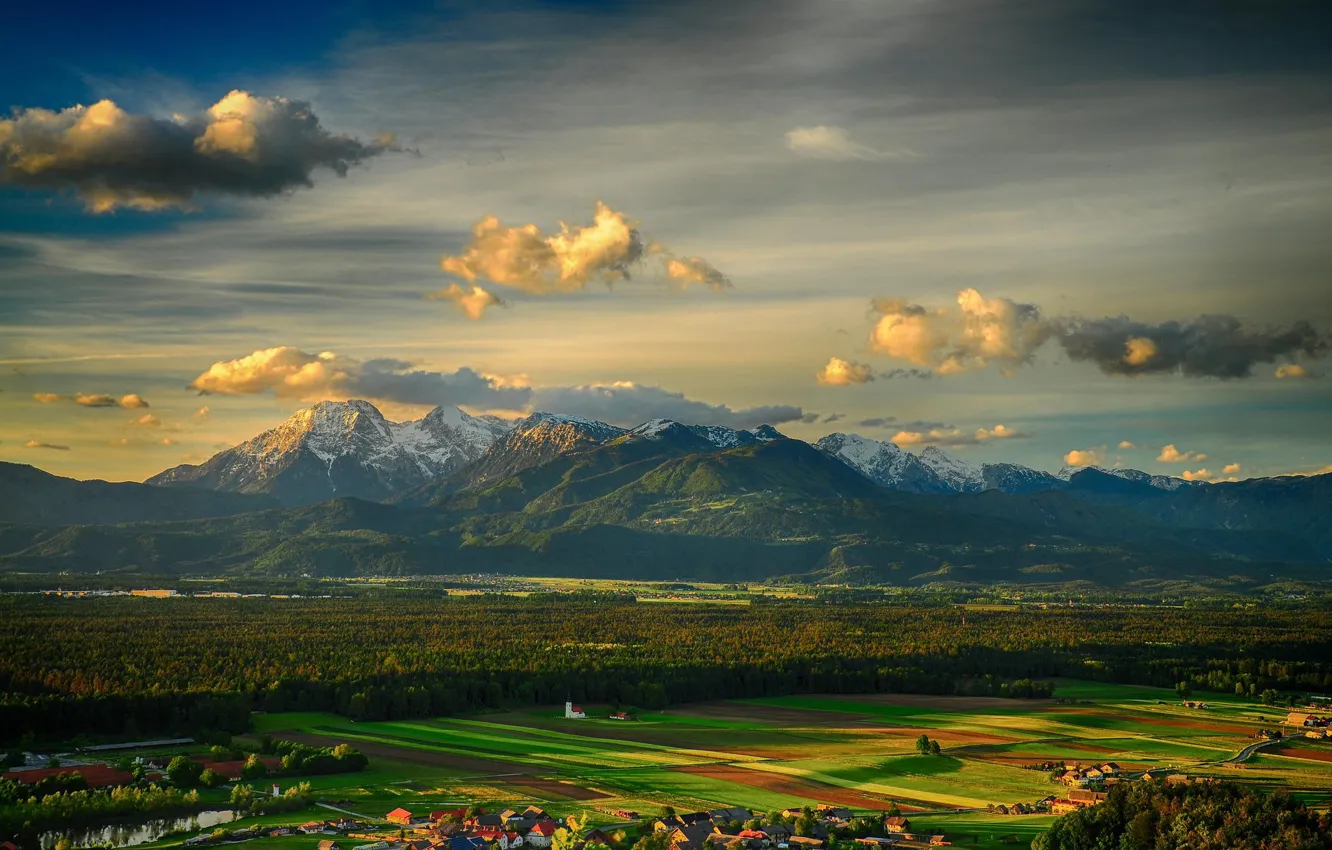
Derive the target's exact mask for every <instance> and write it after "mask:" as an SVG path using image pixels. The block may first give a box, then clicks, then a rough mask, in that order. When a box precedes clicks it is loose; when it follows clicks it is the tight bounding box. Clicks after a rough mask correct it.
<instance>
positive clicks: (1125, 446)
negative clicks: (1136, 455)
mask: <svg viewBox="0 0 1332 850" xmlns="http://www.w3.org/2000/svg"><path fill="white" fill-rule="evenodd" d="M1119 448H1120V449H1122V450H1124V451H1127V450H1129V449H1136V448H1137V446H1135V445H1133V444H1132V443H1130V442H1129V441H1128V440H1120V441H1119Z"/></svg>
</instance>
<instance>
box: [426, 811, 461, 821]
mask: <svg viewBox="0 0 1332 850" xmlns="http://www.w3.org/2000/svg"><path fill="white" fill-rule="evenodd" d="M465 817H467V810H466V809H442V810H440V811H437V812H431V813H430V822H431V823H439V822H440V821H442V820H444V819H445V818H453V819H454V820H459V821H460V820H462V819H463V818H465Z"/></svg>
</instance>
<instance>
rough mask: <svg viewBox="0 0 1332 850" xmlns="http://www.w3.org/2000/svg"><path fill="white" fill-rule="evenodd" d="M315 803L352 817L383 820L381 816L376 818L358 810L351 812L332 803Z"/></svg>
mask: <svg viewBox="0 0 1332 850" xmlns="http://www.w3.org/2000/svg"><path fill="white" fill-rule="evenodd" d="M315 805H316V806H322V807H323V808H325V809H331V810H332V811H335V812H338V813H339V814H344V815H350V816H351V817H354V818H360V819H361V820H367V821H376V822H380V823H382V822H383V821H384V819H383V818H376V817H371V816H370V815H363V814H361V813H360V812H353V811H351V810H350V809H339V808H338V807H337V806H335V805H333V804H332V803H315Z"/></svg>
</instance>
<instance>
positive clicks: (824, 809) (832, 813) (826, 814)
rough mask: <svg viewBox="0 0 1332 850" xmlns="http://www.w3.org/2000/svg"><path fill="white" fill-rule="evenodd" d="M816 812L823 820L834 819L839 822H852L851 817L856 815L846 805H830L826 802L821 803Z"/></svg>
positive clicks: (833, 820)
mask: <svg viewBox="0 0 1332 850" xmlns="http://www.w3.org/2000/svg"><path fill="white" fill-rule="evenodd" d="M815 814H817V815H818V816H819V817H820V818H822V819H823V820H826V821H832V822H834V823H838V824H846V823H850V822H851V819H852V818H853V817H855V815H853V814H852V813H851V810H850V809H848V808H846V807H844V806H829V805H827V804H826V803H819V807H818V809H817V810H816V811H815Z"/></svg>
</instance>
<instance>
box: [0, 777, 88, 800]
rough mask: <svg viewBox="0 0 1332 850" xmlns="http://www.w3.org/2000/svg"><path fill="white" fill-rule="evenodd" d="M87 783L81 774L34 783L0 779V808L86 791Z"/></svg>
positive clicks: (47, 778) (49, 778)
mask: <svg viewBox="0 0 1332 850" xmlns="http://www.w3.org/2000/svg"><path fill="white" fill-rule="evenodd" d="M87 790H88V781H87V780H86V779H84V778H83V774H81V773H57V774H56V775H55V776H48V777H46V778H45V779H39V780H37V781H36V782H31V783H24V782H16V781H15V780H13V779H0V808H3V807H5V806H12V805H14V804H16V803H21V802H24V801H26V800H28V799H30V798H33V797H35V798H37V799H39V800H40V799H41V798H42V797H46V796H48V795H51V794H68V793H69V792H71V791H87Z"/></svg>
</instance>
